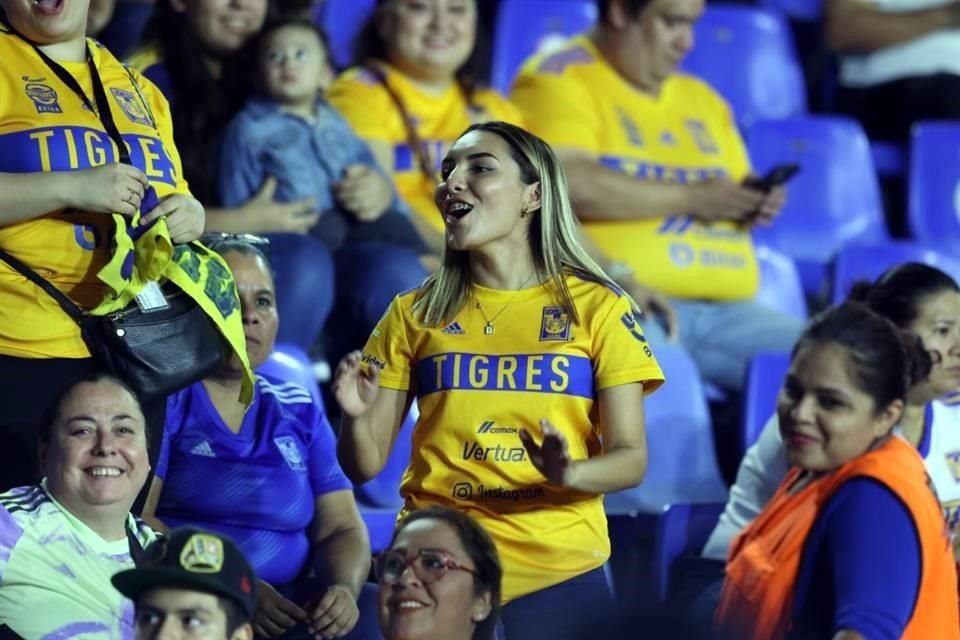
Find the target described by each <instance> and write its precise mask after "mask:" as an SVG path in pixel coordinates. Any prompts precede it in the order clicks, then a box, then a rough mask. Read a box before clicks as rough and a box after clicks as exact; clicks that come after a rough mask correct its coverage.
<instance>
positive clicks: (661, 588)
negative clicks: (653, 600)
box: [653, 502, 724, 602]
mask: <svg viewBox="0 0 960 640" xmlns="http://www.w3.org/2000/svg"><path fill="white" fill-rule="evenodd" d="M723 507H724V503H722V502H716V503H700V504H687V503H679V504H671V505H667V506H666V507H665V508H664V510H663V513H662V514H661V516H660V518H659V520H658V522H657V528H656V532H655V533H654V539H653V579H654V586H655V593H656V596H657V598H658V599H659V600H660V601H661V602H662V601H664V600H666V599H667V597H668V595H669V593H670V569H671V567H672V566H673V562H674V560H676V559H677V558H678V557H680V556H681V555H683V554H685V553H694V554H698V553H700V550H701V549H702V548H703V545H704V544H706V542H707V538H709V537H710V534H711V533H712V532H713V528H714V527H715V526H716V525H717V520H718V519H719V518H720V514H721V513H722V512H723Z"/></svg>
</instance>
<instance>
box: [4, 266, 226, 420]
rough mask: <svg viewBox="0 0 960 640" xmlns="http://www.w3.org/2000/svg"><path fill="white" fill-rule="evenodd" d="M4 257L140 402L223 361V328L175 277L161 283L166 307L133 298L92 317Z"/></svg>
mask: <svg viewBox="0 0 960 640" xmlns="http://www.w3.org/2000/svg"><path fill="white" fill-rule="evenodd" d="M0 260H3V261H4V262H6V263H7V264H9V265H10V266H11V267H13V268H14V269H15V270H16V271H18V272H19V273H20V274H21V275H23V276H24V277H25V278H27V279H28V280H30V281H31V282H33V283H34V284H35V285H37V286H38V287H40V288H41V289H43V290H44V291H45V292H46V293H47V294H48V295H49V296H50V297H51V298H53V299H54V300H56V301H57V304H59V305H60V308H61V309H63V311H64V312H65V313H66V314H67V315H69V316H70V317H71V318H73V321H74V322H76V323H77V324H78V325H79V326H80V334H81V336H82V337H83V341H84V343H85V344H86V345H87V348H88V349H89V350H90V354H91V355H92V356H93V359H94V362H96V363H97V366H98V367H99V368H100V369H102V370H103V371H104V372H105V373H109V374H111V375H114V376H116V377H118V378H120V379H121V380H123V381H124V382H126V383H127V384H129V385H130V386H131V387H132V388H133V390H134V391H136V392H137V394H138V395H139V396H140V399H141V400H142V401H145V402H146V401H150V400H156V399H159V398H164V397H166V396H168V395H170V394H171V393H173V392H175V391H178V390H180V389H183V388H184V387H188V386H190V385H191V384H193V383H194V382H196V381H198V380H201V379H203V378H205V377H207V376H208V375H210V374H211V373H213V372H214V371H215V370H216V369H217V367H219V366H220V365H221V364H222V363H223V362H224V355H225V353H224V352H225V349H224V344H223V339H222V338H221V337H220V331H219V330H218V329H217V327H216V326H215V325H214V324H213V321H212V320H211V319H210V318H209V317H208V316H207V314H206V313H205V312H204V311H203V309H202V308H200V305H198V304H197V302H196V301H195V300H194V299H193V298H191V297H190V296H188V295H187V294H186V293H184V292H183V291H182V290H181V289H180V288H179V287H177V286H176V285H174V284H173V283H171V282H168V283H167V284H166V285H165V286H164V288H163V294H164V297H165V298H166V300H167V308H166V309H159V310H156V311H142V310H141V309H140V307H139V305H137V304H136V303H132V304H130V305H128V306H127V307H125V308H124V309H121V310H120V311H116V312H114V313H110V314H107V315H105V316H94V315H91V314H89V313H86V312H85V311H84V310H83V309H81V308H80V307H78V306H77V305H76V304H75V303H74V302H73V301H72V300H71V299H70V298H68V297H67V296H66V295H64V294H63V293H62V292H61V291H59V290H58V289H57V288H56V287H54V286H53V285H52V284H50V282H49V281H47V280H45V279H44V278H42V277H41V276H40V275H38V274H37V273H36V272H35V271H34V270H33V269H31V268H30V267H28V266H27V265H25V264H24V263H23V262H21V261H20V260H18V259H17V258H14V257H13V256H11V255H10V254H9V253H7V252H6V251H3V250H2V249H0Z"/></svg>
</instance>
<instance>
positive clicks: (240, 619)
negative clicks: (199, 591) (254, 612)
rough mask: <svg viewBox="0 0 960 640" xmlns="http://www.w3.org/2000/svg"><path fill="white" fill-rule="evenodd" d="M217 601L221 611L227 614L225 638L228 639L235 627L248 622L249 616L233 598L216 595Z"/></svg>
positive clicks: (237, 627)
mask: <svg viewBox="0 0 960 640" xmlns="http://www.w3.org/2000/svg"><path fill="white" fill-rule="evenodd" d="M217 602H218V603H219V605H220V608H221V609H223V612H224V613H225V614H227V640H229V639H230V636H232V635H233V634H234V633H235V632H236V630H237V629H239V628H240V627H242V626H243V625H245V624H249V623H250V618H248V617H247V614H245V613H244V612H243V607H242V606H240V603H239V602H237V601H236V600H234V599H233V598H225V597H223V596H217Z"/></svg>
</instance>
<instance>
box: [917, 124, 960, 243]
mask: <svg viewBox="0 0 960 640" xmlns="http://www.w3.org/2000/svg"><path fill="white" fill-rule="evenodd" d="M958 161H960V122H921V123H917V124H915V125H914V126H913V135H912V140H911V148H910V176H909V178H910V194H909V202H910V204H909V222H910V231H911V234H912V235H913V237H914V238H916V239H918V240H920V241H922V242H926V243H928V244H931V245H934V246H940V247H949V250H950V252H951V253H953V254H957V247H958V246H960V162H958Z"/></svg>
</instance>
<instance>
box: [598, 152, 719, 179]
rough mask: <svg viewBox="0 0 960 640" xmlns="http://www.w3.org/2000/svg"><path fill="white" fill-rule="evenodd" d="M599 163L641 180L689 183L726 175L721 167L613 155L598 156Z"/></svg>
mask: <svg viewBox="0 0 960 640" xmlns="http://www.w3.org/2000/svg"><path fill="white" fill-rule="evenodd" d="M600 164H602V165H603V166H605V167H607V168H608V169H613V170H614V171H619V172H620V173H625V174H627V175H630V176H633V177H635V178H640V179H642V180H653V181H655V182H668V183H675V184H691V183H695V182H703V181H704V180H709V179H711V178H723V177H726V176H727V172H726V170H725V169H723V168H722V167H716V166H704V167H676V166H670V165H665V164H658V163H656V162H646V161H643V160H631V159H630V158H624V157H621V156H613V155H605V156H600Z"/></svg>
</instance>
